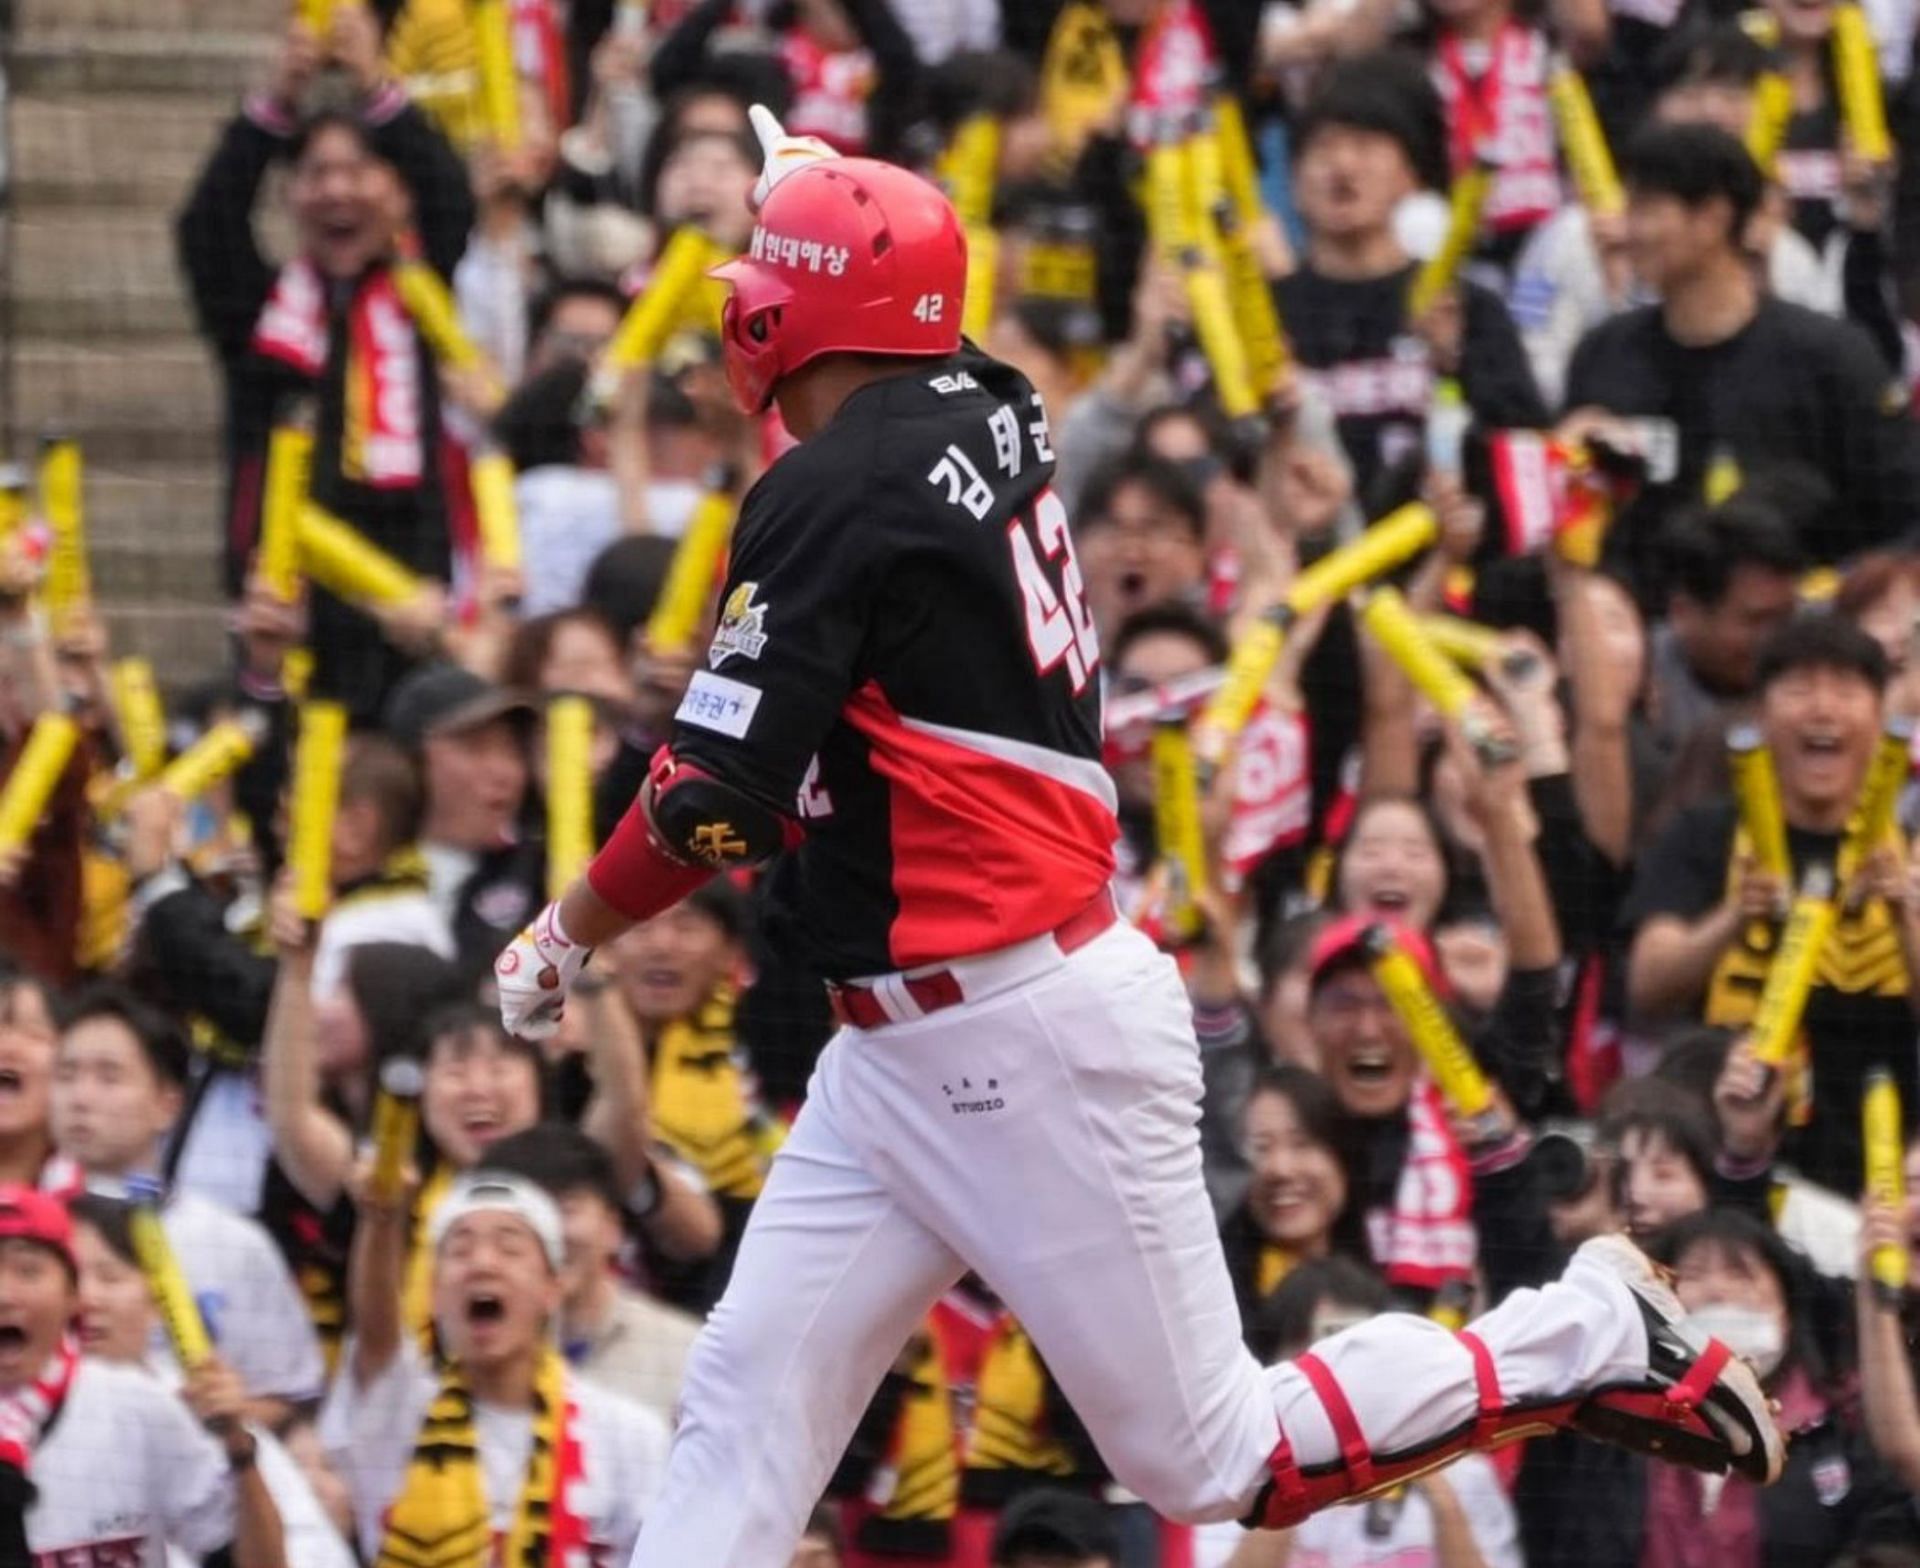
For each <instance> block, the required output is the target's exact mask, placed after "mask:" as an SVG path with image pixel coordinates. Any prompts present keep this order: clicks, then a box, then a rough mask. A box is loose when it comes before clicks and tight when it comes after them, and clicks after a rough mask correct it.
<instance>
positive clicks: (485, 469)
mask: <svg viewBox="0 0 1920 1568" xmlns="http://www.w3.org/2000/svg"><path fill="white" fill-rule="evenodd" d="M467 477H468V482H469V483H470V484H471V485H472V487H473V510H474V514H475V516H476V517H477V518H478V520H479V524H480V554H481V556H482V558H483V559H484V560H485V561H486V563H487V565H489V566H493V567H498V568H500V569H502V570H505V571H517V570H518V569H519V567H520V507H519V505H518V503H517V502H516V501H515V500H514V494H513V484H514V471H513V459H512V458H510V457H508V456H507V455H506V453H504V452H484V453H482V454H481V455H480V456H479V457H476V458H475V459H474V460H473V462H472V463H471V464H469V465H468V468H467Z"/></svg>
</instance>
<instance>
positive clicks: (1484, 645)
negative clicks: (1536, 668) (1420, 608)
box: [1417, 615, 1507, 670]
mask: <svg viewBox="0 0 1920 1568" xmlns="http://www.w3.org/2000/svg"><path fill="white" fill-rule="evenodd" d="M1417 619H1418V621H1419V623H1420V632H1421V635H1422V636H1424V637H1425V638H1426V639H1427V641H1428V642H1430V643H1432V644H1433V646H1434V647H1436V648H1438V649H1439V650H1440V651H1441V652H1442V653H1444V654H1445V655H1446V656H1447V657H1448V658H1449V659H1451V660H1453V662H1454V663H1455V664H1459V665H1463V666H1465V667H1466V668H1467V669H1470V670H1484V669H1487V668H1488V667H1490V666H1492V665H1496V664H1498V663H1499V662H1500V661H1501V659H1503V658H1504V657H1505V656H1506V653H1507V645H1506V644H1505V643H1504V642H1503V641H1502V640H1501V637H1500V634H1499V633H1498V632H1497V631H1495V630H1494V629H1493V628H1492V627H1491V626H1482V625H1481V624H1480V623H1479V622H1478V621H1469V620H1467V619H1466V618H1465V617H1464V616H1459V615H1422V616H1419V617H1417Z"/></svg>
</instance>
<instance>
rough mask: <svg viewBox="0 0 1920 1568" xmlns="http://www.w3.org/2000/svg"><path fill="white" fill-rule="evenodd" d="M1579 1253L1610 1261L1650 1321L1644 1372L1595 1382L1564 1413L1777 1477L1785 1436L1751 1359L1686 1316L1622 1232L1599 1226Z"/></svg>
mask: <svg viewBox="0 0 1920 1568" xmlns="http://www.w3.org/2000/svg"><path fill="white" fill-rule="evenodd" d="M1580 1256H1582V1257H1584V1258H1586V1259H1587V1260H1588V1261H1590V1262H1595V1263H1600V1264H1602V1265H1603V1266H1605V1267H1606V1268H1608V1269H1611V1270H1612V1271H1613V1272H1614V1273H1615V1274H1616V1275H1618V1276H1619V1278H1620V1279H1621V1280H1622V1281H1623V1282H1624V1283H1625V1285H1626V1287H1627V1289H1628V1290H1630V1291H1632V1292H1633V1298H1634V1300H1635V1302H1636V1303H1638V1305H1639V1307H1640V1315H1641V1318H1642V1320H1643V1321H1644V1322H1645V1323H1646V1326H1647V1377H1646V1380H1645V1381H1644V1382H1639V1383H1615V1384H1609V1385H1606V1386H1604V1387H1601V1388H1598V1389H1595V1390H1593V1391H1592V1392H1591V1393H1590V1394H1588V1396H1587V1397H1586V1399H1584V1400H1583V1401H1582V1402H1581V1403H1580V1404H1579V1406H1578V1407H1577V1408H1576V1409H1575V1410H1574V1412H1573V1417H1572V1419H1571V1421H1570V1422H1569V1423H1568V1424H1569V1425H1570V1426H1572V1427H1573V1429H1574V1430H1575V1431H1577V1432H1582V1433H1584V1434H1586V1436H1588V1437H1592V1438H1598V1439H1599V1440H1600V1441H1601V1442H1603V1443H1612V1444H1614V1445H1615V1446H1616V1447H1620V1448H1630V1449H1632V1450H1634V1451H1635V1452H1636V1453H1642V1454H1649V1455H1651V1456H1653V1457H1654V1458H1656V1459H1664V1460H1666V1461H1668V1462H1669V1463H1671V1464H1677V1465H1685V1466H1686V1467H1687V1468H1688V1469H1691V1470H1703V1471H1706V1472H1707V1473H1708V1474H1710V1475H1724V1474H1725V1473H1726V1472H1727V1471H1728V1470H1729V1469H1731V1470H1732V1471H1733V1472H1734V1473H1735V1474H1737V1475H1741V1476H1744V1477H1746V1479H1747V1480H1749V1481H1753V1482H1755V1483H1757V1484H1758V1485H1761V1486H1766V1485H1767V1484H1769V1483H1770V1482H1772V1481H1775V1480H1777V1479H1778V1478H1779V1475H1780V1467H1781V1465H1782V1464H1783V1463H1784V1462H1785V1459H1786V1439H1785V1437H1784V1436H1783V1435H1782V1433H1781V1431H1780V1426H1779V1423H1778V1422H1777V1421H1776V1420H1775V1419H1774V1409H1773V1405H1772V1402H1771V1401H1770V1400H1768V1398H1767V1396H1766V1395H1765V1394H1764V1393H1762V1392H1761V1391H1760V1380H1759V1378H1757V1377H1756V1376H1754V1372H1753V1368H1752V1367H1750V1366H1748V1365H1747V1363H1746V1362H1744V1361H1742V1360H1741V1359H1740V1358H1739V1357H1738V1356H1736V1355H1734V1354H1733V1352H1732V1351H1730V1350H1729V1349H1728V1348H1727V1347H1726V1346H1725V1345H1723V1344H1722V1343H1721V1342H1720V1341H1719V1340H1717V1339H1710V1338H1708V1337H1707V1336H1706V1335H1705V1334H1702V1333H1701V1332H1700V1331H1699V1330H1698V1329H1696V1328H1694V1327H1693V1326H1692V1325H1691V1324H1689V1323H1688V1322H1687V1314H1686V1309H1685V1308H1684V1307H1682V1306H1681V1305H1680V1301H1679V1298H1678V1297H1676V1296H1675V1295H1674V1293H1673V1290H1672V1288H1671V1286H1670V1285H1669V1284H1668V1283H1667V1276H1666V1275H1665V1273H1664V1271H1663V1270H1661V1269H1660V1268H1659V1267H1658V1266H1656V1265H1655V1264H1654V1262H1653V1260H1652V1259H1650V1258H1649V1257H1648V1256H1647V1255H1646V1254H1645V1253H1644V1252H1642V1251H1641V1250H1640V1249H1639V1248H1638V1247H1636V1246H1634V1244H1633V1243H1632V1242H1630V1241H1629V1240H1627V1238H1626V1237H1625V1236H1598V1237H1595V1238H1594V1239H1593V1240H1591V1241H1589V1242H1587V1243H1586V1244H1585V1245H1583V1246H1582V1247H1581V1249H1580Z"/></svg>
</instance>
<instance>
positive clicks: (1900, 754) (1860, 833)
mask: <svg viewBox="0 0 1920 1568" xmlns="http://www.w3.org/2000/svg"><path fill="white" fill-rule="evenodd" d="M1912 748H1913V720H1911V719H1908V718H1903V717H1900V716H1897V715H1889V716H1888V718H1887V721H1886V724H1885V725H1884V726H1883V727H1882V729H1881V731H1880V742H1879V744H1878V745H1876V746H1875V747H1874V748H1873V760H1872V761H1871V762H1869V763H1868V764H1867V776H1866V777H1865V778H1864V779H1862V780H1861V781H1860V798H1859V800H1857V801H1856V802H1855V803H1854V808H1853V819H1852V820H1851V821H1850V822H1849V823H1848V824H1847V836H1846V838H1845V839H1844V840H1843V841H1842V842H1841V845H1840V880H1841V882H1842V883H1845V882H1846V881H1848V880H1849V879H1851V877H1852V876H1853V874H1854V873H1855V872H1856V871H1858V870H1859V869H1860V867H1861V865H1862V864H1863V863H1864V862H1865V861H1866V858H1867V857H1868V856H1869V855H1871V854H1872V853H1873V852H1874V851H1875V850H1876V849H1878V848H1879V847H1880V846H1881V845H1882V844H1885V843H1886V842H1887V840H1888V839H1889V838H1890V837H1891V836H1892V834H1893V828H1894V813H1895V811H1896V810H1897V809H1898V807H1899V805H1900V791H1901V789H1902V788H1903V787H1904V786H1905V784H1906V782H1907V775H1908V773H1909V772H1910V771H1911V768H1912V756H1913V749H1912Z"/></svg>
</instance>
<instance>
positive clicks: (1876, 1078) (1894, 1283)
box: [1860, 1067, 1908, 1307]
mask: <svg viewBox="0 0 1920 1568" xmlns="http://www.w3.org/2000/svg"><path fill="white" fill-rule="evenodd" d="M1860 1152H1861V1154H1862V1156H1863V1163H1864V1165H1865V1167H1866V1172H1865V1174H1866V1192H1867V1196H1868V1197H1869V1198H1870V1199H1872V1200H1873V1201H1874V1202H1876V1203H1882V1204H1885V1205H1886V1206H1887V1207H1888V1208H1890V1209H1892V1210H1893V1211H1894V1212H1895V1213H1896V1214H1899V1215H1901V1216H1902V1217H1903V1218H1904V1216H1905V1212H1906V1206H1907V1172H1906V1162H1905V1155H1906V1133H1905V1129H1904V1128H1903V1126H1902V1125H1901V1115H1900V1087H1899V1085H1898V1084H1896V1083H1895V1082H1894V1081H1893V1074H1892V1073H1890V1072H1888V1071H1887V1070H1886V1068H1884V1067H1876V1068H1874V1069H1873V1071H1872V1072H1870V1073H1868V1074H1867V1083H1866V1087H1865V1089H1863V1090H1862V1091H1861V1094H1860ZM1870 1268H1871V1271H1872V1275H1873V1293H1874V1295H1875V1296H1876V1297H1877V1298H1878V1299H1879V1301H1880V1303H1881V1305H1882V1306H1888V1307H1897V1306H1899V1305H1900V1303H1901V1302H1902V1301H1904V1300H1905V1299H1906V1294H1907V1277H1908V1267H1907V1249H1906V1248H1905V1247H1903V1246H1883V1247H1875V1248H1874V1249H1873V1258H1872V1261H1871V1264H1870Z"/></svg>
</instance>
